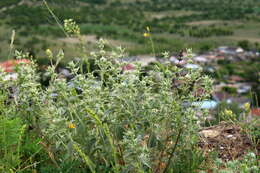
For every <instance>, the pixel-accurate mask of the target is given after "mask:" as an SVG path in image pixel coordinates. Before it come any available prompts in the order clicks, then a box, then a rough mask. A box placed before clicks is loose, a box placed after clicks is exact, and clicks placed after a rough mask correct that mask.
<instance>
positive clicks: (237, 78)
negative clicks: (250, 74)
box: [229, 75, 245, 83]
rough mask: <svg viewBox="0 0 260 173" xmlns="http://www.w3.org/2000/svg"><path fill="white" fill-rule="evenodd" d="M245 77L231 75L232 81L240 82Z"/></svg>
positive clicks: (230, 79)
mask: <svg viewBox="0 0 260 173" xmlns="http://www.w3.org/2000/svg"><path fill="white" fill-rule="evenodd" d="M244 80H245V79H244V78H242V77H240V76H236V75H232V76H230V77H229V81H230V82H231V83H238V82H243V81H244Z"/></svg>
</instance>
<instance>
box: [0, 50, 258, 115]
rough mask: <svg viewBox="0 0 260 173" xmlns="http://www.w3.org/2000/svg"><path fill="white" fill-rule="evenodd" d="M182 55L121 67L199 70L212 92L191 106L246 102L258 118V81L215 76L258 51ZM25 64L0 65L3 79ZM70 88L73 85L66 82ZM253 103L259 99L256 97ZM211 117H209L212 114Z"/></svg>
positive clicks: (145, 58) (60, 69) (140, 60)
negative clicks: (162, 66) (209, 79)
mask: <svg viewBox="0 0 260 173" xmlns="http://www.w3.org/2000/svg"><path fill="white" fill-rule="evenodd" d="M185 56H188V55H187V53H186V52H185V51H184V52H182V53H181V55H180V54H179V53H173V54H172V55H171V56H170V57H169V58H161V57H151V56H134V57H124V58H122V59H121V61H123V62H126V63H127V65H126V66H124V67H122V70H123V71H131V70H134V69H135V67H134V65H133V64H134V63H136V62H138V63H140V64H141V65H142V66H143V67H146V66H149V64H151V63H154V62H159V63H162V64H172V65H176V66H179V67H182V68H187V69H202V70H203V72H204V73H206V74H208V75H209V76H211V77H212V78H213V79H214V84H213V93H212V96H211V98H210V99H208V100H204V101H201V102H195V103H192V104H193V105H195V106H197V107H199V108H200V109H207V110H209V112H211V113H212V114H213V112H216V111H217V109H218V106H219V105H220V104H221V103H222V104H223V103H225V104H230V105H236V106H237V108H238V109H239V108H243V105H245V104H246V103H250V105H251V111H250V116H249V119H252V118H253V117H259V116H260V107H259V104H258V102H257V103H256V104H252V103H253V99H255V98H252V97H254V96H253V94H252V86H257V87H258V89H259V90H260V85H259V81H249V80H248V79H245V78H243V77H241V76H238V75H230V76H228V75H225V76H218V75H219V74H218V70H219V68H220V67H219V64H220V62H222V63H223V62H224V63H230V64H232V63H234V62H238V61H259V59H260V52H258V51H245V50H243V49H242V48H240V47H228V46H222V47H218V48H216V49H214V50H211V51H208V52H204V53H202V54H195V53H193V54H191V55H189V56H191V57H190V59H191V60H192V61H191V62H192V63H191V62H190V61H189V62H188V61H187V58H185ZM28 63H30V61H29V60H28V59H20V60H8V61H5V62H2V63H0V67H2V68H3V69H4V71H5V72H7V73H8V75H6V77H5V80H13V79H16V78H17V74H16V73H14V69H15V66H16V65H17V64H28ZM57 72H58V73H59V75H60V76H61V77H64V78H67V79H71V78H73V77H72V76H71V73H70V71H69V70H68V69H67V68H65V67H58V68H57ZM213 74H214V75H213ZM258 75H259V74H258ZM43 76H44V75H43ZM69 85H72V86H73V83H72V82H69ZM256 100H259V99H257V98H256ZM210 116H211V118H212V115H210Z"/></svg>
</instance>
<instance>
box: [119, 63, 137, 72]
mask: <svg viewBox="0 0 260 173" xmlns="http://www.w3.org/2000/svg"><path fill="white" fill-rule="evenodd" d="M134 69H135V67H134V65H133V64H127V65H125V66H123V67H122V70H123V71H131V70H134Z"/></svg>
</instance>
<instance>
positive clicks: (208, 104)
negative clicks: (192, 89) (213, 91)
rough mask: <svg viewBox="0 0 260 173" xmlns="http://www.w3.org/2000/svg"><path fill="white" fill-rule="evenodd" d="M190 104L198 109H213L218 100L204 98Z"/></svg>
mask: <svg viewBox="0 0 260 173" xmlns="http://www.w3.org/2000/svg"><path fill="white" fill-rule="evenodd" d="M191 105H192V106H195V107H198V108H200V109H215V108H216V107H217V105H218V102H216V101H215V100H204V101H200V102H193V103H192V104H191Z"/></svg>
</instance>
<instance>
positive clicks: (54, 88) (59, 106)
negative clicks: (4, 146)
mask: <svg viewBox="0 0 260 173" xmlns="http://www.w3.org/2000/svg"><path fill="white" fill-rule="evenodd" d="M69 21H70V22H66V26H65V29H64V30H65V31H66V32H67V33H69V34H73V32H74V30H73V28H75V27H71V26H70V24H73V25H75V23H73V21H72V20H69ZM71 28H72V29H71ZM77 31H79V30H77ZM77 34H78V36H79V37H80V33H77ZM97 48H98V50H97V51H94V52H91V53H90V54H89V56H88V57H87V59H86V60H87V61H89V60H93V61H94V64H95V66H96V69H94V70H92V71H87V72H85V73H82V71H81V70H80V66H81V64H79V63H80V62H79V63H75V62H70V63H69V64H68V68H69V69H70V71H71V73H72V74H73V75H74V78H73V79H72V80H71V81H70V82H69V83H68V81H66V79H64V78H61V77H60V76H59V75H58V74H56V73H55V68H56V66H57V63H56V64H53V65H52V66H49V67H48V69H47V73H48V74H49V75H50V82H49V86H48V87H47V88H43V87H41V85H40V83H39V80H38V74H37V72H36V69H37V66H36V65H35V64H34V63H33V62H32V63H31V64H30V65H25V66H19V67H17V69H16V72H17V73H18V79H17V80H15V81H10V83H12V85H13V86H14V87H15V88H16V89H17V91H18V93H17V96H16V97H15V99H13V100H10V104H11V105H13V106H16V107H17V109H16V116H19V117H20V118H22V119H23V121H25V122H26V123H27V124H28V125H29V126H30V127H31V129H33V131H35V133H36V134H37V135H38V136H39V137H40V138H41V139H42V141H41V142H40V144H41V145H42V146H43V147H44V149H45V150H46V152H47V153H48V155H49V158H50V160H51V162H52V163H53V165H54V167H55V169H56V171H60V172H66V171H64V169H63V167H62V165H63V163H79V165H80V166H77V164H75V165H73V164H72V165H71V166H70V170H73V169H74V170H81V172H152V173H163V172H164V173H165V172H183V171H184V172H185V171H186V172H194V171H196V170H198V169H200V167H201V165H202V163H203V157H202V156H201V155H200V154H197V153H198V152H197V151H196V152H193V151H194V148H196V146H197V140H198V136H197V130H198V129H199V123H198V121H199V119H198V117H197V116H195V114H196V111H197V110H196V109H194V107H193V106H192V104H190V103H192V102H194V101H201V100H203V99H206V98H207V97H208V96H209V94H210V92H211V85H212V81H211V79H210V78H209V77H207V76H203V75H202V74H201V69H196V70H192V69H184V68H179V67H171V66H165V68H163V69H162V68H159V67H158V68H157V66H155V68H154V70H153V72H152V73H150V74H149V75H146V76H142V73H143V72H142V67H141V66H140V64H135V69H134V70H131V71H124V70H122V67H123V66H124V65H126V64H125V63H123V62H121V61H119V60H118V59H119V58H120V57H122V55H123V54H124V53H123V51H122V48H118V49H115V50H114V51H112V52H107V51H106V50H105V42H104V41H103V40H100V41H99V42H98V44H97ZM63 56H64V55H63V52H62V51H60V52H59V53H58V54H57V55H54V54H53V53H52V51H51V49H49V50H48V51H47V57H49V58H53V59H54V58H55V57H56V58H57V62H59V61H61V60H62V58H63ZM184 58H186V57H184ZM187 59H189V57H187ZM141 76H142V77H141ZM173 81H175V82H173ZM10 83H8V82H5V83H3V85H4V86H7V85H10ZM202 89H203V92H200V94H198V92H197V91H198V90H202ZM190 154H191V155H190ZM79 172H80V171H79Z"/></svg>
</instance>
